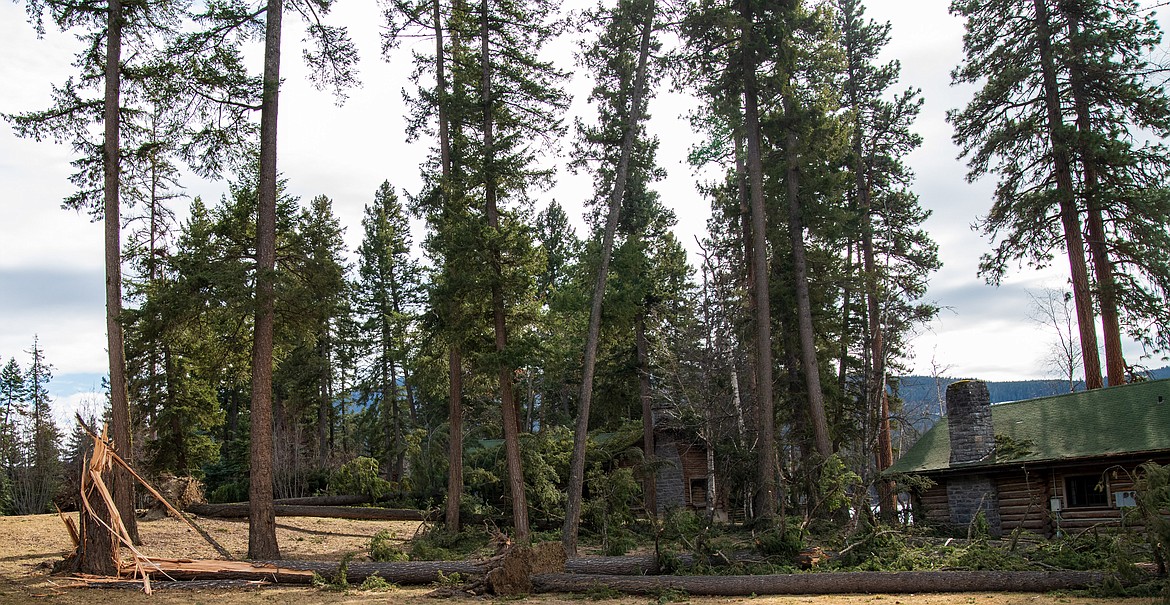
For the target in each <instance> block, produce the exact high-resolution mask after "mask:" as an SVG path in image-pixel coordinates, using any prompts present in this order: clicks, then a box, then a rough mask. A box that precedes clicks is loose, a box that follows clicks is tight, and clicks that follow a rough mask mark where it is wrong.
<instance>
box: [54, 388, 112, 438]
mask: <svg viewBox="0 0 1170 605" xmlns="http://www.w3.org/2000/svg"><path fill="white" fill-rule="evenodd" d="M52 406H53V421H54V422H56V423H57V427H58V428H60V429H61V432H62V433H63V434H65V435H68V434H69V433H70V432H72V430H73V427H74V426H76V425H77V419H76V418H75V417H74V415H75V414H81V417H82V418H85V419H86V421H88V420H89V419H90V418H99V419H100V418H101V416H102V411H103V410H104V409H105V407H106V394H105V393H102V392H98V391H86V392H80V393H73V394H70V395H66V396H64V397H60V398H58V399H57V400H56V401H54V402H53V404H52Z"/></svg>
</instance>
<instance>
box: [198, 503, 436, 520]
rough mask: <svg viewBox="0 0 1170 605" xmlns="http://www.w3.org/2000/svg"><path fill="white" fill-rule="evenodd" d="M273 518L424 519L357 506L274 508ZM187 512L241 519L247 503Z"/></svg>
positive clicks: (414, 512)
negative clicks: (274, 516)
mask: <svg viewBox="0 0 1170 605" xmlns="http://www.w3.org/2000/svg"><path fill="white" fill-rule="evenodd" d="M275 508H276V516H277V517H328V518H332V519H360V520H366V521H424V520H426V515H425V514H424V513H423V512H422V511H419V510H414V509H410V508H365V507H358V506H306V505H300V504H277V505H276V506H275ZM187 511H188V512H192V513H195V514H196V515H199V516H201V517H221V518H243V517H247V516H248V503H246V502H243V503H240V502H235V503H232V504H192V505H191V506H188V507H187Z"/></svg>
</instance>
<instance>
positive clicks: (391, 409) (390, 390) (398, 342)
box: [354, 181, 418, 481]
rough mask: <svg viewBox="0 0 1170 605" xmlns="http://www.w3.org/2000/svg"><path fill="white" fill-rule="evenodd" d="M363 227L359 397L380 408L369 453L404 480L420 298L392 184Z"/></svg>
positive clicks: (404, 223) (378, 196) (403, 214)
mask: <svg viewBox="0 0 1170 605" xmlns="http://www.w3.org/2000/svg"><path fill="white" fill-rule="evenodd" d="M362 229H363V230H364V235H363V237H362V243H361V246H359V247H358V281H357V284H356V285H355V292H354V294H355V299H356V304H355V307H356V309H357V311H358V313H359V315H360V317H361V318H362V320H361V331H362V335H363V339H362V340H363V350H364V352H365V357H366V359H367V362H368V366H367V368H366V370H365V371H364V372H363V377H362V388H361V397H362V400H363V402H364V403H365V404H366V405H367V409H371V410H376V413H377V416H378V425H380V426H381V428H382V430H380V431H378V432H377V433H376V434H375V435H371V437H375V436H376V437H377V438H376V439H374V440H373V441H372V443H371V444H370V445H371V447H370V453H371V454H375V455H376V456H377V457H378V458H379V459H380V460H381V461H382V463H383V465H384V467H385V468H386V469H389V470H390V473H389V474H390V476H391V479H392V480H394V481H401V480H402V472H403V468H402V463H403V457H404V454H405V451H406V450H405V444H404V443H403V434H404V431H405V429H406V418H405V416H407V414H409V415H410V416H413V412H409V411H408V410H404V408H406V407H407V406H406V405H405V401H404V399H405V397H404V395H405V393H406V388H407V385H406V382H407V378H406V369H407V363H406V362H407V352H408V351H409V348H410V347H409V343H408V342H407V335H408V333H409V332H410V323H411V320H412V318H411V316H410V306H411V305H412V304H413V303H414V300H415V298H416V296H417V288H418V285H417V280H418V268H417V266H416V264H415V263H414V261H413V260H412V259H411V258H410V224H409V222H408V221H407V218H406V212H405V209H404V208H403V207H402V204H400V203H399V201H398V196H397V195H396V194H395V193H394V189H393V188H392V187H391V186H390V183H389V181H387V182H384V183H382V185H381V186H380V187H379V188H378V191H377V192H375V193H374V202H373V204H370V205H367V206H366V208H365V216H364V217H362ZM400 372H401V377H402V380H401V381H400V380H399V376H400ZM400 383H401V386H400ZM379 444H382V445H381V446H380V447H379ZM383 448H384V449H383Z"/></svg>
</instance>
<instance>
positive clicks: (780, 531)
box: [756, 519, 804, 560]
mask: <svg viewBox="0 0 1170 605" xmlns="http://www.w3.org/2000/svg"><path fill="white" fill-rule="evenodd" d="M756 548H757V549H759V551H760V552H761V553H762V554H765V555H768V556H773V557H778V558H781V559H784V560H792V559H795V558H796V555H797V554H799V553H800V550H801V549H802V548H804V532H803V531H801V529H800V523H799V522H797V520H795V519H779V520H776V521H774V522H773V523H772V525H771V526H770V527H766V528H764V529H763V531H760V532H759V533H757V534H756Z"/></svg>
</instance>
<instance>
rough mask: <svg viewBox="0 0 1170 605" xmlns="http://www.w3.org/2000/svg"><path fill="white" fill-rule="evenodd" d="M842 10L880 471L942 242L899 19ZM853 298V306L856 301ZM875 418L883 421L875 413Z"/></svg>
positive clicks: (888, 504) (867, 385) (885, 511)
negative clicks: (917, 167) (888, 49)
mask: <svg viewBox="0 0 1170 605" xmlns="http://www.w3.org/2000/svg"><path fill="white" fill-rule="evenodd" d="M837 10H838V13H837V14H838V19H839V23H840V31H841V34H842V35H841V39H840V44H841V47H842V51H843V53H844V55H845V59H846V63H845V69H846V71H845V78H844V85H845V88H844V95H843V96H844V98H843V101H844V104H845V106H846V107H847V108H848V109H849V110H850V113H851V116H850V122H849V125H848V127H849V129H850V131H851V133H850V136H851V144H850V147H851V149H850V158H849V164H850V165H849V168H850V170H851V172H852V175H851V176H852V183H851V187H850V192H849V194H850V197H851V205H852V210H853V212H855V213H856V217H857V218H856V220H857V222H858V231H859V232H860V233H859V234H858V236H859V239H860V242H859V244H860V252H861V253H860V257H861V263H860V265H859V269H860V271H861V275H862V276H863V278H862V280H861V287H860V290H861V292H862V293H863V297H864V301H865V303H864V314H865V318H866V324H865V333H864V336H865V337H864V339H863V341H864V343H865V350H864V351H863V352H862V355H861V357H862V359H863V360H864V363H863V370H864V372H863V375H864V381H863V384H864V397H863V399H864V401H865V407H864V408H863V409H864V410H865V412H864V413H865V419H866V421H863V422H862V423H861V424H862V426H864V427H870V426H872V425H874V424H876V427H874V428H876V443H877V448H876V459H877V468H876V470H877V472H879V473H880V472H881V471H882V470H884V469H885V468H886V467H888V466H890V465H891V464H893V447H892V437H891V428H890V408H889V396H888V394H887V390H888V389H887V385H888V382H889V378H888V375H889V374H890V371H889V370H890V368H889V366H890V364H891V363H894V362H896V359H897V356H898V355H899V354H900V352H901V351H902V350H903V349H902V344H903V342H904V340H905V338H906V336H907V335H908V332H909V331H910V330H911V329H912V326H914V325H915V324H918V323H920V322H924V321H928V320H929V319H930V318H931V317H933V315H934V313H935V311H936V310H935V309H934V307H932V306H930V305H926V304H923V303H921V302H919V300H920V299H921V298H922V296H923V295H924V294H925V291H926V282H927V278H928V276H929V274H930V273H931V272H932V271H933V270H935V269H937V268H938V266H939V262H938V252H937V246H936V245H935V244H934V242H932V241H931V240H930V237H929V236H928V235H927V234H926V233H925V232H924V231H923V230H922V229H921V224H922V222H923V221H924V220H925V219H926V218H927V217H928V216H929V212H926V211H923V210H922V209H921V207H919V205H918V201H917V198H916V196H914V194H913V193H911V192H910V191H909V190H908V187H909V185H910V184H911V182H912V180H913V174H912V173H911V172H910V170H909V169H908V168H907V167H906V165H905V164H904V163H903V162H902V158H903V156H905V155H906V154H907V153H909V152H910V151H912V150H913V149H915V148H916V147H918V145H919V144H920V143H921V138H920V137H919V136H918V135H916V134H914V133H912V132H911V130H910V126H911V124H912V123H913V121H914V119H915V118H916V117H917V116H918V112H919V110H920V108H921V106H922V98H921V96H919V94H918V91H917V90H914V89H910V90H906V91H904V92H901V93H899V94H897V95H895V96H893V98H892V100H890V99H888V98H887V97H888V96H889V90H890V88H892V87H893V86H894V85H895V84H896V83H897V80H898V77H899V74H900V71H901V68H900V65H899V64H898V63H897V62H891V63H886V64H877V58H878V54H879V53H880V51H881V49H882V48H883V47H884V46H885V45H886V44H887V43H888V42H889V30H890V26H889V24H888V23H885V24H878V23H875V22H873V21H868V20H866V19H865V17H864V15H865V12H864V8H863V6H862V5H861V3H860V2H858V1H857V0H839V1H838V3H837ZM844 298H846V299H847V298H848V296H847V295H846V296H845V297H844ZM843 304H845V305H848V300H845V301H843ZM846 321H848V320H846ZM842 333H843V334H848V333H849V330H848V327H843V329H842ZM843 359H844V356H843ZM842 365H843V367H842V373H843V374H844V373H845V370H844V364H842ZM874 417H876V422H870V421H868V419H869V418H874ZM872 433H873V430H872V429H870V430H866V431H863V433H862V436H861V437H862V439H863V440H864V443H865V444H869V443H870V442H871V438H870V435H871V434H872ZM866 476H868V474H866ZM892 487H893V486H892V485H890V484H889V483H886V482H882V483H879V493H880V504H881V507H882V515H883V517H885V518H886V519H892V518H893V515H894V502H893V492H892Z"/></svg>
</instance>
